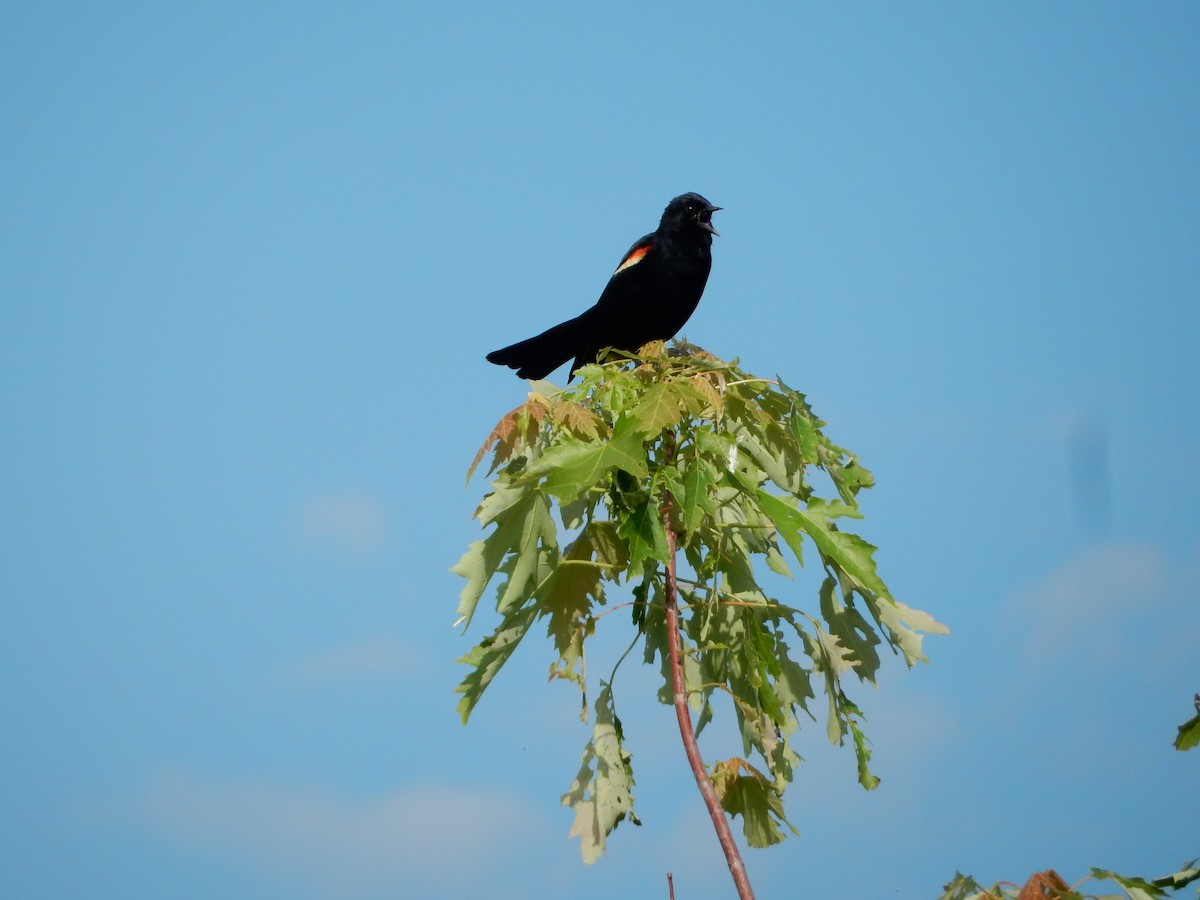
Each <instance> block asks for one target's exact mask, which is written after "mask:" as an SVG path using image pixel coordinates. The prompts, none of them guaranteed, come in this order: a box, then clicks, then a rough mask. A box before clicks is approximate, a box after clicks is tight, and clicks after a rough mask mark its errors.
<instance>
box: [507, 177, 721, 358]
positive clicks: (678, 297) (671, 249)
mask: <svg viewBox="0 0 1200 900" xmlns="http://www.w3.org/2000/svg"><path fill="white" fill-rule="evenodd" d="M720 208H721V207H719V206H713V205H712V204H711V203H709V202H708V201H707V200H705V199H704V198H703V197H701V196H700V195H699V194H682V195H680V196H678V197H676V198H675V199H674V200H672V201H671V202H670V203H668V204H667V208H666V209H665V210H664V211H663V216H662V221H661V222H659V223H658V228H657V229H656V230H655V231H654V233H653V234H648V235H646V236H645V237H644V238H642V239H641V240H639V241H637V242H636V243H635V244H634V245H633V246H632V247H630V248H629V252H628V253H626V254H625V256H623V257H622V258H621V263H620V265H618V266H617V269H616V271H615V272H613V274H612V277H611V278H610V279H608V284H607V285H606V286H605V288H604V293H602V294H601V295H600V299H599V300H597V301H596V305H595V306H593V307H592V308H591V309H589V310H587V311H586V312H584V313H583V314H581V315H578V316H576V317H575V318H574V319H568V320H567V321H566V322H563V323H562V324H561V325H555V326H554V327H553V328H551V329H549V330H548V331H543V332H542V333H541V334H539V335H537V336H536V337H531V338H529V339H528V340H524V341H519V342H518V343H516V344H510V345H509V346H507V347H503V348H501V349H500V350H495V351H493V352H491V353H489V354H488V356H487V358H488V362H493V363H495V364H496V365H498V366H508V367H509V368H510V369H516V370H517V375H518V376H519V377H521V378H545V377H546V376H547V375H549V374H550V373H551V372H553V371H554V370H555V369H557V368H558V367H559V366H561V365H562V364H563V363H565V362H566V361H567V360H568V359H571V358H572V357H574V358H575V362H573V363H572V364H571V375H570V378H573V377H574V376H575V370H576V369H578V368H579V367H580V366H584V365H587V364H588V363H590V362H595V361H596V358H597V357H598V356H599V354H600V351H601V350H603V349H605V348H606V347H612V348H615V349H617V350H631V351H632V350H637V348H638V347H640V346H642V344H646V343H649V342H650V341H665V340H668V339H669V338H672V337H674V336H675V333H676V332H677V331H679V329H680V328H682V327H683V323H684V322H686V321H687V320H688V317H689V316H691V314H692V312H693V311H694V310H695V309H696V304H697V303H699V302H700V295H701V294H703V293H704V285H705V283H706V282H707V281H708V271H709V269H711V268H712V239H713V235H714V234H716V233H717V229H715V228H713V225H712V214H713V213H715V212H716V211H717V210H719V209H720ZM568 380H570V379H569V378H568Z"/></svg>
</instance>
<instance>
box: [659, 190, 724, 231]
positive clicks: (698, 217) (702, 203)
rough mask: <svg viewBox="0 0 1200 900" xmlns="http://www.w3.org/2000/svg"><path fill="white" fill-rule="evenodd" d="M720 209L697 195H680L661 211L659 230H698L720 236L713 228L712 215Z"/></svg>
mask: <svg viewBox="0 0 1200 900" xmlns="http://www.w3.org/2000/svg"><path fill="white" fill-rule="evenodd" d="M719 209H721V207H719V206H713V205H712V204H711V203H709V202H708V201H707V200H705V199H704V198H703V197H701V196H700V195H699V194H680V195H679V196H678V197H676V198H675V199H674V200H672V201H671V202H670V203H668V204H667V208H666V209H665V210H663V217H662V224H661V225H660V226H659V227H660V228H671V229H686V228H699V229H700V230H701V231H707V232H709V233H710V234H716V235H717V236H718V237H719V236H720V234H719V233H718V231H717V229H715V228H713V224H712V214H713V213H715V212H717V211H718V210H719Z"/></svg>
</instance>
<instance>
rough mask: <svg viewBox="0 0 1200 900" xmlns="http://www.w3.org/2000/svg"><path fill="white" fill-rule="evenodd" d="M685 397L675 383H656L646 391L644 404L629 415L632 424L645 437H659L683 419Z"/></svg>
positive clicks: (639, 405)
mask: <svg viewBox="0 0 1200 900" xmlns="http://www.w3.org/2000/svg"><path fill="white" fill-rule="evenodd" d="M682 411H683V397H682V395H681V389H680V385H679V384H678V383H677V382H673V381H656V382H654V383H653V384H652V385H651V386H650V388H649V390H647V391H646V393H645V395H644V396H643V398H642V402H641V403H639V404H638V405H637V406H636V407H634V409H633V411H632V412H631V413H630V414H629V419H630V423H631V424H632V426H633V427H634V428H636V429H637V430H638V431H639V432H641V433H642V434H643V435H644V436H645V437H648V438H652V437H657V436H658V435H659V434H661V433H662V432H663V431H665V430H666V429H667V428H670V427H671V426H672V425H678V424H679V420H680V419H681V418H682V414H683V413H682Z"/></svg>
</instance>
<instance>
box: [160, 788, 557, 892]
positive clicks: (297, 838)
mask: <svg viewBox="0 0 1200 900" xmlns="http://www.w3.org/2000/svg"><path fill="white" fill-rule="evenodd" d="M138 814H139V817H140V818H141V820H142V821H143V822H144V823H145V825H147V826H148V827H150V828H151V829H152V830H153V831H154V832H155V833H156V834H157V835H159V836H160V837H161V838H163V839H166V840H167V841H169V842H171V843H173V844H175V845H177V846H180V847H183V848H186V849H188V850H191V851H198V852H202V853H209V854H212V855H213V856H215V857H218V858H220V859H222V860H223V861H225V862H230V863H236V864H247V863H248V864H250V865H251V866H252V867H253V868H255V869H257V870H259V871H260V872H261V873H262V874H263V876H265V877H266V878H268V879H269V880H270V882H271V884H272V885H273V886H275V887H283V886H291V885H293V884H294V885H296V887H295V893H293V894H290V895H291V896H305V897H310V896H311V897H328V898H358V897H371V896H376V895H381V896H410V897H418V896H424V897H429V896H446V897H452V896H468V895H470V894H476V893H480V892H482V893H483V894H484V895H487V896H495V895H494V894H493V893H492V892H491V890H490V889H489V888H488V887H487V885H488V881H489V879H490V878H491V876H492V870H493V869H494V868H495V867H496V866H497V865H499V864H500V863H501V862H502V860H503V859H504V858H506V857H511V856H512V855H514V854H515V853H516V852H517V851H518V850H520V849H521V848H522V847H524V846H526V842H527V841H529V840H531V839H533V840H536V839H538V837H541V836H542V835H539V834H538V831H539V829H538V823H537V822H536V820H535V817H534V815H533V814H532V813H531V812H530V811H529V810H528V809H527V808H526V807H525V806H524V805H523V802H522V800H521V799H520V798H519V797H518V796H517V795H515V794H510V793H507V792H503V791H498V790H495V789H476V788H466V787H456V786H448V785H432V786H421V787H405V788H398V789H396V790H393V791H389V792H387V793H385V794H380V795H377V796H367V797H351V796H347V795H346V794H343V793H338V792H335V791H332V790H328V789H323V788H319V787H303V786H294V785H282V784H278V783H273V782H271V781H268V780H264V779H255V778H246V777H225V776H212V775H201V774H199V773H197V772H194V771H191V770H188V769H169V770H163V771H160V772H158V773H157V774H155V775H154V776H153V777H152V778H150V779H149V781H148V783H147V784H146V785H145V788H144V791H143V793H142V796H141V798H140V801H139V803H138Z"/></svg>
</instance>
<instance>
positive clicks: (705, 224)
mask: <svg viewBox="0 0 1200 900" xmlns="http://www.w3.org/2000/svg"><path fill="white" fill-rule="evenodd" d="M722 209H724V207H721V206H714V207H711V208H710V209H707V210H705V212H707V213H708V215H707V216H706V217H705V219H704V221H702V222H701V223H700V227H701V228H703V229H704V230H705V231H711V232H712V233H713V234H715V235H716V236H717V237H720V236H721V232H719V231H717V229H715V228H713V223H712V214H713V213H715V212H720V211H721V210H722Z"/></svg>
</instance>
